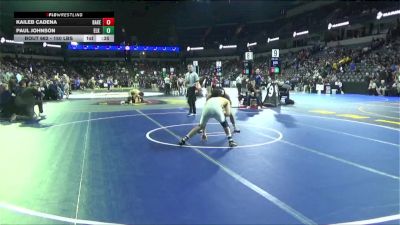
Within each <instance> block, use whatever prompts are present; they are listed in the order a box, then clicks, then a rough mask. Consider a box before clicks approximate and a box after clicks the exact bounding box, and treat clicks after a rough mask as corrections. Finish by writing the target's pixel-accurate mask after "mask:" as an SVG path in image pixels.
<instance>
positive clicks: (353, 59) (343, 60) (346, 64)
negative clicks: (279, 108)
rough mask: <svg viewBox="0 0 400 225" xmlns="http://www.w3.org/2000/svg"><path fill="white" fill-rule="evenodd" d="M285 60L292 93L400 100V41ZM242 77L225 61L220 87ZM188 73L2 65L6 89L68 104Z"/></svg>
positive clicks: (137, 65) (208, 69)
mask: <svg viewBox="0 0 400 225" xmlns="http://www.w3.org/2000/svg"><path fill="white" fill-rule="evenodd" d="M394 31H396V30H394ZM396 32H397V31H396ZM281 59H282V62H281V63H282V69H283V71H282V76H280V77H279V78H280V79H281V80H284V81H290V83H291V85H292V88H293V89H296V90H299V91H307V92H312V91H314V92H315V87H316V85H317V84H331V85H335V84H338V83H340V84H341V85H342V84H343V85H344V86H345V85H346V83H349V82H353V83H357V82H358V83H365V84H369V85H368V92H369V93H370V94H374V95H388V94H390V95H398V94H399V92H400V90H399V88H400V86H399V65H400V42H399V40H398V39H393V38H388V39H386V40H385V39H373V40H372V42H371V43H370V44H369V45H362V46H352V47H343V46H336V47H326V46H322V45H317V46H314V47H312V48H307V49H302V50H300V51H297V52H289V53H286V54H284V55H282V57H281ZM269 63H270V58H269V57H256V58H255V60H254V62H253V71H255V70H256V68H259V69H260V71H261V75H262V77H263V78H264V80H267V79H268V74H267V73H268V72H267V71H268V70H269ZM199 67H200V74H199V75H200V76H201V77H205V78H207V80H211V81H212V80H213V79H214V78H215V77H216V75H217V71H216V64H215V60H210V61H199ZM164 68H165V69H164ZM171 68H173V71H171V70H170V69H171ZM242 72H243V62H242V61H241V60H239V59H232V60H224V61H222V76H221V77H219V79H218V80H217V82H219V83H220V84H221V86H232V83H233V81H235V79H236V77H237V76H238V75H239V74H240V73H242ZM185 73H186V68H185V65H184V63H180V62H178V61H172V62H162V61H161V62H160V61H133V62H128V63H127V62H125V61H57V60H41V59H33V58H10V57H3V58H1V59H0V83H3V84H9V83H10V82H11V83H12V82H14V83H18V82H19V81H21V79H27V80H28V81H29V82H30V83H32V84H35V85H37V86H39V87H40V88H41V89H43V92H44V94H45V99H62V98H63V96H64V95H66V94H67V93H69V91H68V92H66V91H65V89H68V90H69V89H72V90H79V89H86V88H89V89H95V88H107V89H110V87H132V86H134V87H137V88H141V89H153V90H161V91H163V90H164V88H165V79H164V78H165V76H166V75H170V74H173V76H171V77H170V80H171V83H175V82H176V81H177V79H179V78H181V79H182V78H183V77H184V74H185ZM211 81H210V82H211ZM341 85H340V86H341ZM171 87H173V85H172V86H171ZM382 90H384V91H382Z"/></svg>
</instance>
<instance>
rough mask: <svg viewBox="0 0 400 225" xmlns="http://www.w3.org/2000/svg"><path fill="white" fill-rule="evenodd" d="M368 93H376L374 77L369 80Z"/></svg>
mask: <svg viewBox="0 0 400 225" xmlns="http://www.w3.org/2000/svg"><path fill="white" fill-rule="evenodd" d="M368 94H369V95H378V92H377V91H376V83H375V80H374V79H371V80H370V81H369V85H368Z"/></svg>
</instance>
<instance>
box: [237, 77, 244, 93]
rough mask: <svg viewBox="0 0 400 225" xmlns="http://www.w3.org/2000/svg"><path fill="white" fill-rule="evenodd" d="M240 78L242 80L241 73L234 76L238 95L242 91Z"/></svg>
mask: <svg viewBox="0 0 400 225" xmlns="http://www.w3.org/2000/svg"><path fill="white" fill-rule="evenodd" d="M242 80H243V74H239V76H237V77H236V88H237V90H238V96H239V95H240V93H242Z"/></svg>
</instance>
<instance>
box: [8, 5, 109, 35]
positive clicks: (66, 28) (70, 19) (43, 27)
mask: <svg viewBox="0 0 400 225" xmlns="http://www.w3.org/2000/svg"><path fill="white" fill-rule="evenodd" d="M114 27H115V21H114V12H14V41H22V42H45V41H46V42H47V41H48V42H69V41H71V42H72V41H74V42H114Z"/></svg>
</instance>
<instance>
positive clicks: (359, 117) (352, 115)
mask: <svg viewBox="0 0 400 225" xmlns="http://www.w3.org/2000/svg"><path fill="white" fill-rule="evenodd" d="M337 116H340V117H345V118H351V119H367V118H369V117H368V116H360V115H356V114H338V115H337Z"/></svg>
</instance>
